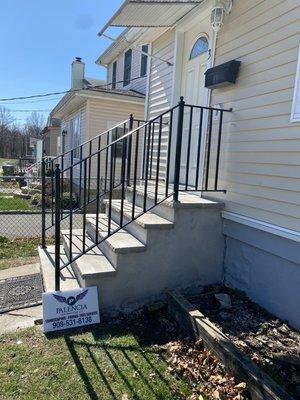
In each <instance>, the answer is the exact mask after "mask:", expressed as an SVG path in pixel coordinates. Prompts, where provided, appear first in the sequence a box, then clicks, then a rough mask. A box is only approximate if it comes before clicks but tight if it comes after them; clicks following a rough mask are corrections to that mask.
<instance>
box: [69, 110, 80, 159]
mask: <svg viewBox="0 0 300 400" xmlns="http://www.w3.org/2000/svg"><path fill="white" fill-rule="evenodd" d="M70 133H71V141H72V142H71V143H72V145H71V148H72V149H74V148H76V149H75V150H74V152H73V157H74V158H77V159H79V158H80V148H79V147H78V146H80V144H81V137H80V115H77V116H76V117H75V118H73V119H71V120H70Z"/></svg>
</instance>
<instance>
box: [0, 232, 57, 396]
mask: <svg viewBox="0 0 300 400" xmlns="http://www.w3.org/2000/svg"><path fill="white" fill-rule="evenodd" d="M40 242H41V239H40V238H30V239H27V238H26V239H8V238H6V237H3V236H0V270H2V269H6V268H12V267H19V266H21V265H25V264H32V263H35V262H37V261H38V246H39V245H40ZM47 243H49V244H52V243H53V239H48V240H47ZM0 400H1V397H0Z"/></svg>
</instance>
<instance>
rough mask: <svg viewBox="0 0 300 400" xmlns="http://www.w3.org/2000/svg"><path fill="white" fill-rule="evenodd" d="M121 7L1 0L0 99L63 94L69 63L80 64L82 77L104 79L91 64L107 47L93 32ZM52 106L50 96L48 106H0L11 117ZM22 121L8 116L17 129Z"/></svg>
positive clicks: (102, 0) (112, 2) (96, 0)
mask: <svg viewBox="0 0 300 400" xmlns="http://www.w3.org/2000/svg"><path fill="white" fill-rule="evenodd" d="M122 2H123V1H122V0H109V1H106V0H1V24H0V37H1V41H0V54H1V57H0V98H7V97H17V96H28V95H32V94H37V93H46V92H55V91H62V90H68V89H69V88H70V65H71V62H72V61H73V59H74V58H75V57H82V59H83V61H85V63H86V76H90V77H94V78H99V79H104V78H105V69H104V68H102V67H99V66H97V65H96V64H95V60H96V59H97V58H98V56H99V55H100V54H101V53H102V52H103V50H104V49H105V48H106V47H107V46H108V45H109V44H110V42H109V40H107V39H104V38H99V37H98V36H97V32H98V31H99V30H100V28H101V27H102V26H103V25H104V24H105V22H106V21H107V20H108V19H109V18H110V17H111V16H112V14H113V12H114V11H115V10H116V9H117V8H118V7H119V6H120V4H121V3H122ZM58 100H59V98H58V96H53V98H52V99H51V100H43V101H40V100H39V101H38V102H32V100H31V101H30V102H29V100H28V101H22V102H21V101H14V102H5V103H0V105H2V106H5V107H7V108H9V109H10V110H12V111H13V110H49V109H51V108H53V106H54V105H55V104H56V103H57V102H58ZM17 103H18V104H17ZM44 114H45V115H48V111H45V112H44ZM27 115H28V113H24V112H13V116H14V117H15V118H16V119H17V123H19V124H22V123H24V122H25V120H26V117H27Z"/></svg>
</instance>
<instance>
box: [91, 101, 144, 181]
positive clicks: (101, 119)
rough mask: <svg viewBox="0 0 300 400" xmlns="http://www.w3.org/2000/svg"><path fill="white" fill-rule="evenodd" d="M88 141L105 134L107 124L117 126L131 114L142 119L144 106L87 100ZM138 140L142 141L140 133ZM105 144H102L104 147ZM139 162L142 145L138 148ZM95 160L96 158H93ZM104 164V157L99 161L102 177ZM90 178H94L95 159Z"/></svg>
mask: <svg viewBox="0 0 300 400" xmlns="http://www.w3.org/2000/svg"><path fill="white" fill-rule="evenodd" d="M87 109H88V118H89V128H88V139H92V138H94V137H95V136H97V135H99V134H100V133H101V132H105V131H106V130H107V129H108V128H109V127H110V126H108V124H109V123H113V124H118V123H121V122H122V121H124V120H126V119H128V118H129V116H130V114H131V113H132V114H133V115H134V117H135V118H136V119H141V120H143V119H144V104H143V103H141V104H132V103H126V102H117V101H110V100H96V99H95V100H93V99H90V100H88V106H87ZM140 139H142V132H141V133H140ZM104 145H105V143H104V142H103V143H102V146H104ZM139 150H140V156H139V159H140V160H141V154H142V145H141V143H140V146H139ZM95 158H96V157H95ZM104 163H105V157H102V159H101V167H100V168H101V171H103V174H102V173H101V175H104ZM92 176H93V177H95V176H96V159H95V160H94V161H93V165H92Z"/></svg>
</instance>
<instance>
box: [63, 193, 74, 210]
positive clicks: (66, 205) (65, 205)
mask: <svg viewBox="0 0 300 400" xmlns="http://www.w3.org/2000/svg"><path fill="white" fill-rule="evenodd" d="M71 201H72V204H71V207H72V209H74V208H76V207H78V198H77V196H75V195H74V194H73V196H72V200H71ZM61 206H62V208H64V209H69V208H70V193H64V194H63V196H62V200H61Z"/></svg>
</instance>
